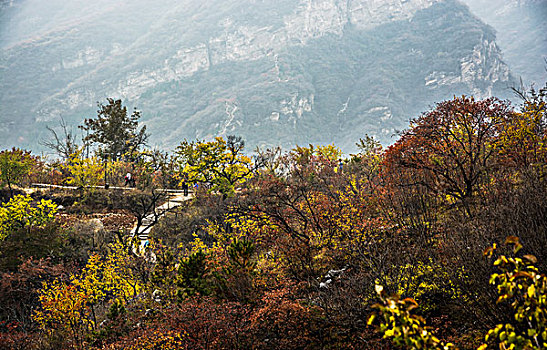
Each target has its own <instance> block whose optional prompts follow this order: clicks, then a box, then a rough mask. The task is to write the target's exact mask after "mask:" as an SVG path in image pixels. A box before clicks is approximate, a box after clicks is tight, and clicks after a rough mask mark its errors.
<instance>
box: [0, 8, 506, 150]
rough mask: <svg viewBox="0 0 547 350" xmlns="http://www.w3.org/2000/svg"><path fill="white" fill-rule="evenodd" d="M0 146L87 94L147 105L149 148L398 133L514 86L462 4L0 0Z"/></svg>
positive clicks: (485, 30)
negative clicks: (424, 116)
mask: <svg viewBox="0 0 547 350" xmlns="http://www.w3.org/2000/svg"><path fill="white" fill-rule="evenodd" d="M0 6H1V12H0V20H1V21H0V29H1V31H0V50H1V51H0V148H5V147H11V146H14V145H15V146H20V147H27V148H28V147H32V148H33V149H38V141H39V140H40V139H44V138H46V137H47V136H48V134H47V132H45V130H44V127H45V125H52V126H54V125H56V124H57V122H58V120H59V117H60V116H62V117H63V118H65V120H67V121H69V122H70V123H73V124H74V125H76V124H78V123H80V122H81V120H82V119H83V118H84V117H90V116H93V115H95V111H96V102H97V101H101V102H104V101H105V98H106V97H115V98H118V97H121V98H123V100H124V103H126V104H127V105H129V106H137V107H138V108H139V109H140V110H142V114H143V121H144V122H145V123H146V124H147V125H148V130H149V131H150V132H151V133H152V138H151V139H152V143H154V144H158V145H160V146H161V147H164V148H170V147H173V146H175V145H177V144H179V143H180V141H181V140H182V139H184V138H188V139H195V138H200V139H201V138H208V137H212V136H217V135H220V136H224V135H229V134H236V135H241V136H243V137H244V138H245V139H246V140H247V143H248V144H250V145H277V144H281V145H284V146H291V145H294V144H307V143H331V142H336V144H337V145H340V146H342V147H343V148H344V149H345V150H351V149H352V146H353V144H354V143H355V142H356V141H357V140H358V139H359V137H362V136H363V135H364V134H365V133H368V134H369V135H375V136H377V137H378V138H379V139H380V140H382V141H384V142H392V141H393V139H391V135H392V134H393V132H394V130H396V129H401V128H404V127H405V126H406V125H407V122H408V119H409V118H411V117H415V116H417V115H418V114H419V113H420V112H422V111H424V110H427V109H428V108H429V107H430V106H431V105H432V104H433V103H434V102H438V101H441V100H443V99H446V98H451V97H453V96H454V95H460V94H464V93H465V94H474V95H475V96H477V97H485V96H490V95H492V94H494V95H497V96H501V97H504V96H506V95H508V94H509V91H508V89H507V87H508V86H509V85H511V84H513V81H512V77H511V74H510V71H509V68H508V66H507V65H506V64H505V63H504V62H503V61H502V58H501V52H500V50H499V49H498V47H497V45H496V41H495V33H494V30H493V29H492V28H491V27H490V26H488V25H486V24H485V23H483V22H482V21H481V20H479V19H478V18H477V17H476V16H474V15H473V14H471V13H470V11H469V9H468V7H467V6H465V5H463V4H461V3H460V2H458V1H455V0H209V1H204V2H201V1H193V0H158V1H154V2H151V1H145V0H108V1H107V0H96V1H93V2H89V1H84V0H77V1H76V0H72V1H65V0H62V1H61V0H48V1H42V0H9V1H6V0H2V3H1V5H0Z"/></svg>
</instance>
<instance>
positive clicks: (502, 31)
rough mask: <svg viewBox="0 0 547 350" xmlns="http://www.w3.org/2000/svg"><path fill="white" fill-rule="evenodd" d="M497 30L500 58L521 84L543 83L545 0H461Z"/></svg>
mask: <svg viewBox="0 0 547 350" xmlns="http://www.w3.org/2000/svg"><path fill="white" fill-rule="evenodd" d="M462 2H464V3H466V4H467V5H469V7H470V8H471V10H472V11H473V12H474V13H476V14H477V16H479V18H481V19H482V20H483V21H485V22H486V23H487V24H489V25H491V26H492V27H494V29H495V30H496V32H497V39H496V41H497V43H498V44H499V46H500V47H501V49H502V50H503V53H504V55H503V58H504V60H505V62H507V63H508V64H509V65H510V66H511V69H512V71H513V72H514V74H515V75H516V76H518V77H521V78H522V79H523V80H524V83H525V84H527V85H528V84H531V83H535V84H536V86H538V85H539V86H543V85H544V84H545V82H547V71H546V70H545V60H546V59H547V35H546V34H545V33H547V21H546V20H545V18H547V0H462Z"/></svg>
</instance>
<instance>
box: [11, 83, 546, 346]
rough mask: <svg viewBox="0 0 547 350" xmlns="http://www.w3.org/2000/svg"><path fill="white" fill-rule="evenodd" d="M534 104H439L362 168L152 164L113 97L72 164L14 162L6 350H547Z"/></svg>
mask: <svg viewBox="0 0 547 350" xmlns="http://www.w3.org/2000/svg"><path fill="white" fill-rule="evenodd" d="M522 97H523V101H522V104H521V105H520V106H519V107H518V108H515V107H512V106H511V105H510V104H509V103H507V102H504V101H501V100H499V99H496V98H489V99H483V100H481V99H475V98H473V97H466V96H462V97H455V98H453V99H450V100H446V101H443V102H440V103H438V104H436V105H435V106H433V107H432V108H431V109H430V110H429V111H428V112H426V113H424V114H422V115H421V116H419V117H417V118H415V119H414V120H413V121H412V123H411V125H410V127H409V128H408V129H406V130H404V131H402V132H401V133H400V134H399V138H398V140H397V141H396V142H395V143H394V144H393V145H392V146H390V147H388V148H382V146H381V145H380V144H379V143H378V142H377V141H376V140H374V139H373V138H371V137H368V136H363V137H362V138H361V139H360V140H357V147H356V148H357V149H358V152H356V153H354V154H343V153H342V152H341V151H340V149H339V148H337V147H336V146H335V145H326V146H325V145H311V144H310V145H308V146H298V147H295V148H293V149H291V150H290V151H287V152H283V151H282V150H281V149H279V148H271V149H266V148H265V149H260V150H257V152H255V153H253V154H249V153H246V152H245V143H244V141H243V139H242V138H240V137H235V136H229V137H227V138H222V137H217V138H215V139H212V140H208V141H205V140H184V141H183V142H181V143H180V144H179V146H178V147H177V148H176V150H175V151H174V152H172V153H163V152H160V151H154V150H150V149H146V148H145V147H144V146H143V145H142V144H137V143H136V142H135V140H139V138H140V137H146V133H145V130H144V129H141V130H139V129H137V127H136V125H137V123H136V121H137V119H138V118H139V115H136V116H135V115H132V116H128V115H127V110H125V109H124V108H121V104H119V101H115V100H112V99H110V100H108V103H107V104H106V105H101V106H100V107H101V108H100V109H99V112H100V113H99V115H98V116H97V117H96V119H95V122H92V121H89V122H87V123H86V124H87V125H88V126H90V125H95V126H96V127H97V128H99V129H97V128H95V129H90V130H89V131H90V133H91V134H92V135H95V136H96V137H95V136H93V137H89V138H88V141H89V142H90V143H89V144H88V145H84V146H80V147H78V145H76V150H75V151H74V152H73V153H71V154H67V155H65V156H64V157H63V153H62V152H60V156H61V158H60V159H59V160H57V161H54V162H52V161H47V160H46V159H41V158H40V157H37V156H34V155H32V154H31V153H29V152H25V151H22V150H19V149H12V150H4V151H2V152H1V153H0V179H1V181H2V185H3V186H4V187H5V190H4V191H3V192H2V196H3V199H2V204H1V205H0V239H1V241H0V348H2V349H105V350H106V349H341V348H343V349H391V348H393V349H395V348H403V349H449V348H455V347H457V348H459V349H477V348H479V347H480V349H485V348H487V347H491V348H498V347H499V348H500V349H542V348H545V347H546V346H547V332H546V324H547V304H546V301H547V294H546V293H547V280H546V275H545V272H546V271H547V250H546V249H545V247H547V177H546V172H547V108H546V106H547V105H546V102H547V90H546V89H542V90H540V91H530V92H527V93H524V94H522ZM116 106H117V107H116ZM114 107H116V108H114ZM118 107H120V108H118ZM101 118H106V120H114V118H117V119H116V120H122V121H123V120H129V118H132V119H131V120H132V123H133V124H124V123H122V122H120V123H119V125H120V127H121V128H124V131H125V132H124V133H122V132H111V133H99V130H102V131H104V130H105V129H100V126H99V125H101V122H99V121H100V120H102V119H101ZM122 125H125V126H122ZM116 135H118V138H116ZM119 135H124V136H123V137H122V138H120V137H119ZM58 136H59V135H58ZM60 136H62V135H60ZM58 140H59V141H60V142H61V144H58V145H63V142H64V145H66V144H67V141H70V140H71V138H70V135H67V134H65V137H64V138H63V137H59V138H58ZM120 141H123V142H122V143H120ZM68 144H69V145H71V143H70V142H68ZM120 144H121V145H124V144H125V145H133V146H134V147H128V148H126V149H125V151H123V152H117V151H116V152H115V151H114V150H117V149H119V148H118V147H119V145H120ZM60 149H61V150H63V149H65V148H60ZM100 157H101V158H100ZM128 172H130V173H131V174H132V178H133V179H135V181H136V182H135V183H134V184H133V183H131V182H128V181H125V185H126V184H129V185H130V186H135V187H123V185H124V180H123V178H124V175H126V173H128ZM105 181H106V183H105ZM31 182H41V183H48V184H51V185H65V184H70V185H73V187H72V188H66V187H62V188H57V189H49V190H47V189H41V190H36V189H35V190H34V191H30V190H29V189H28V187H29V184H30V183H31ZM106 184H108V186H105V185H106ZM103 187H108V188H103ZM120 187H121V188H120ZM188 187H189V190H190V192H191V193H192V194H191V196H189V197H188V198H191V199H190V200H188V201H186V202H184V203H182V204H181V205H179V206H177V207H176V208H174V209H172V210H169V211H163V212H161V213H159V212H158V210H160V208H165V207H160V205H161V204H162V203H163V202H165V201H168V200H169V193H167V192H166V191H165V189H179V190H183V189H185V188H186V189H187V188H188ZM145 217H153V218H154V220H153V226H152V228H151V231H150V232H149V234H147V235H146V236H142V235H141V236H139V235H138V234H135V231H134V230H133V231H132V228H133V227H134V224H135V223H137V226H139V225H140V224H142V223H143V222H144V220H143V218H145ZM137 231H138V232H140V233H142V232H144V231H139V229H138V228H137Z"/></svg>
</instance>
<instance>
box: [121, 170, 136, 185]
mask: <svg viewBox="0 0 547 350" xmlns="http://www.w3.org/2000/svg"><path fill="white" fill-rule="evenodd" d="M124 179H125V184H124V185H123V186H124V187H126V186H127V185H129V186H130V187H135V179H133V177H132V176H131V173H127V174H126V175H125V177H124Z"/></svg>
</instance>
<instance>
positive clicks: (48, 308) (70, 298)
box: [34, 243, 143, 347]
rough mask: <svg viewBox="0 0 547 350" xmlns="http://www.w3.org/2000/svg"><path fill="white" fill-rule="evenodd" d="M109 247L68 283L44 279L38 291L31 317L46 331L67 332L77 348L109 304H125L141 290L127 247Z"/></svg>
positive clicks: (49, 332)
mask: <svg viewBox="0 0 547 350" xmlns="http://www.w3.org/2000/svg"><path fill="white" fill-rule="evenodd" d="M110 248H111V249H110V252H109V253H108V254H107V256H106V257H104V258H103V257H100V256H99V255H97V254H94V255H92V256H91V257H90V258H89V260H88V262H87V264H86V266H85V267H84V268H83V269H82V271H81V272H80V273H78V274H74V275H72V276H71V277H70V279H69V282H68V283H64V282H59V281H54V282H52V283H46V282H44V284H43V285H42V288H41V289H40V290H39V300H40V303H41V309H40V310H38V311H36V312H35V314H34V319H35V320H36V321H37V322H38V323H39V325H40V326H41V328H42V329H43V330H44V331H46V333H48V334H52V333H54V332H58V331H60V332H61V333H64V332H67V333H68V334H69V335H70V337H71V340H72V341H73V342H74V344H76V346H78V347H81V346H82V337H83V334H84V333H85V332H87V331H89V330H92V329H95V327H96V325H97V322H98V320H99V319H100V317H101V316H104V311H105V310H106V309H107V307H108V304H109V303H111V302H119V303H123V304H126V303H128V302H129V301H130V300H131V299H132V298H135V297H136V296H137V295H138V294H139V293H140V292H141V291H142V289H143V287H142V285H141V283H140V282H139V280H138V279H137V278H136V277H135V276H134V275H133V273H132V270H131V268H130V263H131V259H132V256H131V255H130V254H129V253H128V252H127V249H125V247H124V246H123V245H122V244H121V243H114V244H112V245H111V246H110ZM99 312H101V313H100V314H99Z"/></svg>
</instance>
